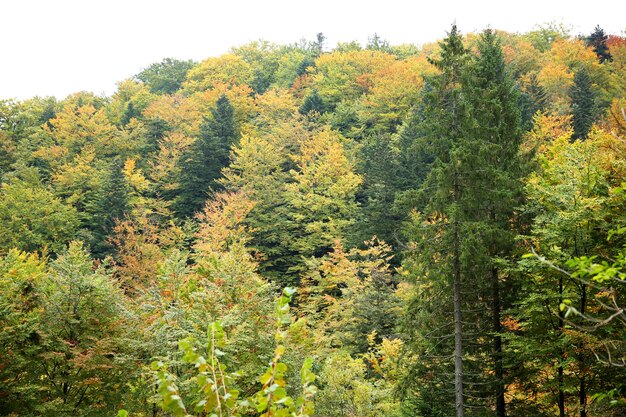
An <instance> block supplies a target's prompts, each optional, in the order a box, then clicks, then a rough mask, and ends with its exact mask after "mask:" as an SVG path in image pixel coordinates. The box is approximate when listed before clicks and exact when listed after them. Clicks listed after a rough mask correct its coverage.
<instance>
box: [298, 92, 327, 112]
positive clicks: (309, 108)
mask: <svg viewBox="0 0 626 417" xmlns="http://www.w3.org/2000/svg"><path fill="white" fill-rule="evenodd" d="M324 110H325V108H324V102H323V101H322V98H321V97H320V95H319V93H318V92H317V90H313V92H312V93H311V94H309V95H308V96H306V98H305V99H304V103H302V106H300V108H299V109H298V111H299V112H300V114H304V115H307V114H309V113H317V114H322V113H324Z"/></svg>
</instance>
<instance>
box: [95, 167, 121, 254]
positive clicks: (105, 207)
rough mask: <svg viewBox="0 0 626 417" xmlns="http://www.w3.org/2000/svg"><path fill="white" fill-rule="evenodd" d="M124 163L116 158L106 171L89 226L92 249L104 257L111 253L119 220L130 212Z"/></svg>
mask: <svg viewBox="0 0 626 417" xmlns="http://www.w3.org/2000/svg"><path fill="white" fill-rule="evenodd" d="M123 166H124V165H123V163H122V161H121V159H119V158H116V159H115V160H114V161H113V162H112V163H111V165H110V166H109V168H108V170H107V171H105V173H104V178H103V180H102V188H101V190H100V191H99V192H98V194H97V195H96V198H95V202H94V207H93V208H92V209H91V211H92V213H93V219H92V223H91V225H90V227H89V229H90V230H91V233H92V236H93V241H92V242H91V250H92V253H93V255H94V256H96V257H99V258H102V257H104V256H106V255H109V254H111V252H112V251H113V245H112V243H111V242H110V241H109V239H110V237H111V236H112V235H113V229H114V227H115V225H116V222H117V221H121V220H123V219H124V218H125V217H126V216H127V215H128V214H129V213H130V203H129V201H128V198H129V192H130V188H129V186H128V182H127V181H126V177H125V176H124V173H123V171H122V169H123Z"/></svg>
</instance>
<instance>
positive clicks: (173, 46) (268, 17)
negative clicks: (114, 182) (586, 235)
mask: <svg viewBox="0 0 626 417" xmlns="http://www.w3.org/2000/svg"><path fill="white" fill-rule="evenodd" d="M579 4H584V5H585V7H584V6H581V5H579ZM625 16H626V0H605V1H602V2H596V3H590V2H584V3H583V2H578V1H572V0H554V1H553V0H516V1H504V0H499V1H498V0H480V1H470V0H447V1H445V0H444V1H441V0H429V1H423V0H422V1H420V0H405V1H400V0H378V1H369V0H361V1H354V0H310V1H302V0H300V1H299V0H265V1H264V0H256V1H251V0H246V1H244V0H219V1H215V0H203V1H202V0H176V1H161V0H0V39H1V42H2V48H1V49H0V57H1V58H0V99H3V98H11V97H12V98H18V99H24V98H28V97H32V96H35V95H39V96H47V95H54V96H56V97H57V98H64V97H65V96H66V95H68V94H70V93H73V92H77V91H80V90H88V91H93V92H94V93H96V94H101V93H104V94H107V95H110V94H111V93H112V92H113V91H114V90H115V85H116V82H118V81H121V80H123V79H125V78H129V77H131V76H132V75H134V74H136V73H137V72H139V71H140V70H141V69H142V68H144V67H146V66H148V65H150V64H151V63H153V62H157V61H161V60H162V59H163V58H165V57H173V58H179V59H194V60H197V61H199V60H202V59H204V58H207V57H209V56H216V55H220V54H222V53H224V52H226V51H227V50H228V49H229V48H230V47H232V46H237V45H241V44H244V43H247V42H249V41H252V40H256V39H260V38H262V39H267V40H269V41H272V42H276V43H291V42H295V41H297V40H299V39H302V38H307V39H311V40H312V39H314V37H315V34H316V33H318V32H323V33H324V35H326V37H327V45H328V46H331V47H332V46H334V45H335V44H336V43H337V42H338V41H344V42H347V41H351V40H357V41H360V42H361V43H365V42H366V41H367V38H368V36H371V35H372V34H374V33H378V34H379V35H380V36H381V37H382V38H383V39H386V40H388V41H389V42H390V43H391V44H399V43H416V44H423V43H426V42H431V41H434V40H436V39H440V38H442V37H443V36H445V32H446V30H448V29H449V28H450V24H451V23H452V22H453V21H456V22H457V24H458V26H459V28H460V29H461V31H462V32H463V33H467V32H472V31H477V30H481V29H484V28H485V27H487V26H491V27H493V28H496V29H504V30H508V31H511V32H525V31H528V30H531V29H532V28H533V27H534V26H535V25H537V24H542V23H546V22H552V21H556V22H561V23H564V24H566V25H568V26H570V27H571V28H572V29H573V32H574V34H578V33H585V34H587V33H590V32H591V31H592V30H593V28H594V27H595V26H596V25H598V24H599V25H600V26H601V27H602V28H604V30H605V31H606V32H608V33H614V34H622V33H623V31H624V29H626V21H625V20H624V17H625Z"/></svg>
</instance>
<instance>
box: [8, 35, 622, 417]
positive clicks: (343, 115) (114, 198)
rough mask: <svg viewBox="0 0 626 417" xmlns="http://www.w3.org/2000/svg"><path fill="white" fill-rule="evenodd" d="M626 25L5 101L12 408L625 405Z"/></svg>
mask: <svg viewBox="0 0 626 417" xmlns="http://www.w3.org/2000/svg"><path fill="white" fill-rule="evenodd" d="M624 107H626V38H624V37H621V36H617V35H608V34H606V33H605V32H604V31H603V30H602V29H601V28H600V27H597V28H596V30H595V31H594V32H593V33H591V34H583V35H576V36H574V35H572V34H571V33H569V32H568V30H566V29H565V28H563V27H561V26H557V25H545V26H539V27H537V29H536V30H534V31H531V32H528V33H524V34H513V33H507V32H500V31H493V30H486V31H484V32H482V33H476V34H473V33H472V34H463V33H461V32H460V31H459V30H458V29H457V28H456V26H452V28H451V29H450V31H449V32H448V33H447V36H446V37H445V39H443V40H441V41H440V42H437V43H432V44H426V45H422V46H420V47H418V46H415V45H398V46H392V45H390V44H389V43H388V42H386V41H385V40H384V39H383V38H381V37H379V36H377V35H374V36H373V37H372V38H370V40H369V42H368V43H367V45H366V46H362V45H360V44H358V43H357V42H348V43H339V44H338V45H337V46H336V47H335V48H333V49H331V48H330V47H329V46H328V45H326V44H325V38H324V36H323V35H322V34H319V35H317V38H316V39H315V40H314V41H301V42H299V43H297V44H292V45H275V44H272V43H269V42H265V41H257V42H252V43H249V44H247V45H243V46H239V47H235V48H233V49H232V50H230V51H229V52H228V53H227V54H224V55H222V56H220V57H212V58H208V59H206V60H205V61H202V62H199V63H198V62H192V61H181V60H176V59H165V60H163V61H162V62H159V63H155V64H152V65H150V66H148V67H147V68H145V69H144V70H143V71H141V72H140V73H139V74H137V75H135V76H134V77H132V78H129V79H128V80H125V81H122V82H120V83H119V84H118V89H117V91H116V92H115V93H114V94H113V95H112V96H111V97H101V96H96V95H93V94H90V93H85V92H81V93H77V94H74V95H71V96H69V97H67V98H65V99H63V100H57V99H55V98H49V97H48V98H41V97H35V98H32V99H29V100H24V101H12V100H5V101H2V102H0V180H1V187H0V415H8V416H115V415H119V416H127V415H129V416H188V415H190V416H220V417H222V416H268V417H269V416H275V417H280V416H300V417H304V416H313V415H315V416H320V417H331V416H332V417H335V416H351V417H357V416H358V417H370V416H371V417H375V416H386V417H395V416H398V417H399V416H422V417H450V416H457V417H461V416H464V415H465V416H497V417H504V416H511V417H513V416H520V417H523V416H536V417H539V416H557V415H558V416H560V417H563V416H580V417H586V416H588V417H592V416H604V417H610V416H623V415H625V414H626V362H625V361H626V314H625V313H624V310H623V309H624V307H625V306H626V283H625V281H624V280H625V279H626V247H625V246H624V245H625V244H626V236H625V234H626V211H625V208H626V204H625V203H626V112H625V110H624Z"/></svg>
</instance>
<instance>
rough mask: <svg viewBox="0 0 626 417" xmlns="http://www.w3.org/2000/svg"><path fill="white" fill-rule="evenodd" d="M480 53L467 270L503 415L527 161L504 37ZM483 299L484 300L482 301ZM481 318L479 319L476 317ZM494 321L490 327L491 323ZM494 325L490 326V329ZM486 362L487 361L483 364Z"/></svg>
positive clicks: (488, 34) (486, 35) (470, 75)
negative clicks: (508, 266)
mask: <svg viewBox="0 0 626 417" xmlns="http://www.w3.org/2000/svg"><path fill="white" fill-rule="evenodd" d="M477 46H478V55H477V56H476V57H474V59H473V61H472V63H471V65H469V66H468V72H467V77H466V79H465V82H464V88H463V90H464V97H465V100H466V101H467V102H468V105H467V108H468V109H469V111H470V113H471V114H470V117H469V118H470V119H471V123H470V124H468V127H469V129H468V132H467V133H468V137H469V142H468V144H469V145H470V146H469V148H467V149H464V152H467V154H466V155H463V156H464V159H465V161H466V162H465V163H466V164H467V165H468V168H469V170H468V172H467V173H468V175H469V177H468V182H467V187H469V190H468V192H467V195H466V198H465V200H466V201H465V202H464V205H465V207H466V210H467V212H466V213H465V214H464V217H465V219H464V220H465V221H466V222H467V224H468V225H469V226H470V228H469V230H468V233H469V234H471V236H466V239H468V240H469V241H470V242H472V244H473V247H472V248H471V249H470V248H468V249H469V251H470V253H471V254H472V257H471V258H469V260H468V263H471V265H468V270H469V271H471V273H470V276H471V279H472V280H473V281H474V282H473V285H474V286H476V287H480V288H481V292H482V293H483V294H490V295H489V296H482V297H481V298H482V299H483V300H484V301H483V303H484V308H485V309H484V311H487V312H490V314H489V315H488V317H486V320H485V323H486V324H487V326H486V327H485V328H481V329H479V332H480V333H482V335H481V336H485V335H487V334H491V339H492V340H491V343H492V346H491V348H490V349H489V348H487V349H486V350H487V351H488V352H489V353H490V356H491V363H492V364H491V367H492V369H491V370H490V371H492V372H493V376H494V380H493V383H492V384H491V386H493V391H492V392H493V393H494V394H495V409H496V415H497V416H498V417H504V416H506V406H505V399H504V393H505V392H504V390H505V375H504V365H503V355H504V352H503V350H504V348H503V343H502V336H501V333H502V325H501V323H502V319H501V312H502V309H503V306H504V304H505V302H506V299H505V297H504V294H505V292H504V291H503V289H504V288H505V286H506V287H507V289H508V291H506V294H508V297H509V300H510V299H511V296H512V295H511V291H510V288H511V287H510V277H509V276H507V274H506V272H505V270H504V268H502V264H503V262H506V261H507V260H510V258H511V252H512V250H513V247H514V242H515V236H516V235H517V232H516V230H515V229H514V228H512V227H511V224H514V223H513V222H512V219H513V218H514V208H515V207H517V206H518V205H519V203H520V201H521V196H522V190H521V181H520V179H521V176H522V165H521V162H520V159H519V157H518V153H519V146H520V144H521V128H520V125H521V119H520V111H519V108H518V107H517V103H518V102H519V92H518V90H517V88H516V86H515V83H514V81H513V79H512V78H511V76H510V75H509V73H508V72H507V70H506V66H505V63H504V57H503V54H502V49H501V46H500V41H499V39H498V38H497V36H496V35H495V33H494V32H493V31H491V30H486V31H485V32H483V34H482V35H481V37H480V38H479V41H478V45H477ZM479 303H480V301H479ZM478 305H480V304H478ZM477 321H478V320H477ZM489 322H491V326H489V324H488V323H489ZM489 327H491V329H489ZM483 366H484V365H483Z"/></svg>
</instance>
